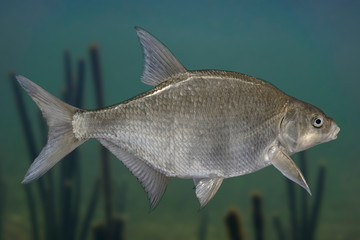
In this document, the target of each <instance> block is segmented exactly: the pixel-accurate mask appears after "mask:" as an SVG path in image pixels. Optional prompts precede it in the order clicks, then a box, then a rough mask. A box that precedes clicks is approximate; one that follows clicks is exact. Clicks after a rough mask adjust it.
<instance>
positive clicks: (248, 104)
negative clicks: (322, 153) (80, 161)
mask: <svg viewBox="0 0 360 240" xmlns="http://www.w3.org/2000/svg"><path fill="white" fill-rule="evenodd" d="M135 29H136V32H137V35H138V37H139V40H140V43H141V45H142V48H143V51H144V72H143V75H142V78H141V80H142V82H144V83H146V84H149V85H152V86H154V88H153V89H152V90H150V91H148V92H146V93H143V94H140V95H138V96H137V97H135V98H132V99H130V100H128V101H125V102H123V103H120V104H118V105H114V106H111V107H107V108H103V109H97V110H82V109H78V108H76V107H73V106H70V105H68V104H66V103H64V102H63V101H61V100H59V99H58V98H56V97H54V96H53V95H51V94H50V93H48V92H46V91H45V90H44V89H42V88H41V87H39V86H38V85H36V84H35V83H33V82H32V81H30V80H28V79H27V78H25V77H23V76H17V80H18V82H19V83H20V85H21V86H22V87H23V88H24V89H25V90H26V92H27V93H28V94H29V95H30V97H31V98H32V99H33V100H34V101H35V103H36V104H37V105H38V106H39V108H40V110H41V111H42V114H43V116H44V118H45V119H46V121H47V124H48V126H49V135H48V142H47V144H46V146H45V147H44V148H43V149H42V151H41V153H40V154H39V156H38V157H37V158H36V159H35V160H34V162H33V163H32V165H31V166H30V168H29V170H28V172H27V173H26V176H25V178H24V180H23V183H29V182H30V181H33V180H35V179H37V178H39V177H40V176H42V175H43V174H44V173H45V172H46V171H48V170H49V169H50V168H51V167H53V166H54V165H55V164H56V163H57V162H58V161H60V160H61V159H62V158H63V157H65V156H66V155H67V154H69V153H70V152H71V151H73V150H74V149H75V148H77V147H78V146H79V145H81V144H82V143H84V142H85V141H86V140H88V139H90V138H96V139H97V140H98V141H99V142H100V143H101V144H102V145H104V146H105V147H106V148H107V149H108V150H110V151H111V152H112V153H113V154H114V155H115V156H116V157H117V158H118V159H119V160H120V161H121V162H122V163H123V164H124V165H125V166H126V167H127V168H128V169H129V170H130V171H131V172H132V174H133V175H135V177H136V178H137V179H138V180H139V181H140V183H141V185H142V186H143V188H144V189H145V191H146V192H147V194H148V198H149V201H150V206H151V208H154V207H155V206H156V205H157V204H158V202H159V200H160V198H161V197H162V195H163V193H164V191H165V189H166V186H167V184H168V182H169V180H170V179H171V178H172V177H177V178H186V179H193V180H194V183H195V187H196V190H195V191H196V196H197V198H198V199H199V202H200V206H201V207H204V206H205V205H206V204H207V203H208V202H209V200H210V199H211V198H212V197H213V196H214V195H215V193H216V192H217V190H218V189H219V187H220V185H221V183H222V181H223V179H225V178H230V177H236V176H241V175H244V174H248V173H252V172H255V171H257V170H260V169H262V168H264V167H266V166H269V165H273V166H275V167H276V168H277V169H278V170H279V171H280V172H281V173H282V174H283V175H285V176H286V177H287V178H289V179H291V180H292V181H294V182H295V183H297V184H299V185H300V186H302V187H303V188H304V189H306V190H307V191H308V192H309V193H310V189H309V187H308V185H307V183H306V181H305V179H304V177H303V175H302V174H301V172H300V170H299V169H298V167H297V166H296V165H295V163H294V162H293V160H292V159H291V158H290V155H292V154H294V153H296V152H299V151H303V150H305V149H307V148H310V147H312V146H314V145H317V144H320V143H323V142H327V141H330V140H333V139H336V137H337V134H338V132H339V131H340V128H339V127H338V126H337V125H336V123H335V122H334V121H333V119H331V118H329V117H327V116H326V115H325V114H324V113H323V112H322V111H321V110H319V109H318V108H316V107H314V106H312V105H310V104H308V103H305V102H302V101H300V100H297V99H295V98H293V97H291V96H289V95H287V94H285V93H283V92H282V91H280V90H279V89H277V88H276V87H275V86H273V85H271V84H269V83H267V82H265V81H263V80H260V79H257V78H255V77H251V76H248V75H245V74H241V73H235V72H228V71H218V70H201V71H189V70H187V69H185V68H184V67H183V65H182V64H181V63H180V62H179V61H178V60H177V59H176V58H175V57H174V56H173V55H172V53H171V52H170V51H169V50H168V49H167V48H166V47H165V46H164V45H163V44H162V43H160V42H159V41H158V40H157V39H156V38H155V37H153V36H152V35H151V34H149V33H148V32H146V31H145V30H143V29H141V28H139V27H136V28H135Z"/></svg>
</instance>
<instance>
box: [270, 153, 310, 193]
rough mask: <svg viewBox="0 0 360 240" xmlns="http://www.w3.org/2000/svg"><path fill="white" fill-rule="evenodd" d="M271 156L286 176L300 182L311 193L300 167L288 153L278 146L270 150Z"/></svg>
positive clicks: (272, 160)
mask: <svg viewBox="0 0 360 240" xmlns="http://www.w3.org/2000/svg"><path fill="white" fill-rule="evenodd" d="M269 158H270V159H271V162H272V164H273V165H274V167H276V168H277V169H278V170H279V171H280V172H281V173H282V174H283V175H284V176H285V177H287V178H288V179H290V180H292V181H294V182H295V183H297V184H299V185H300V186H301V187H303V188H304V189H305V190H306V191H307V192H308V193H309V194H310V195H311V191H310V188H309V186H308V184H307V183H306V180H305V178H304V176H303V175H302V173H301V171H300V169H299V168H298V167H297V166H296V164H295V163H294V161H293V160H292V159H291V158H290V157H289V156H288V155H287V154H286V153H284V152H283V151H282V150H281V149H280V148H278V147H271V148H270V150H269Z"/></svg>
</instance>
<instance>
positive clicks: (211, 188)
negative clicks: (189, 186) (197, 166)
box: [194, 178, 223, 207]
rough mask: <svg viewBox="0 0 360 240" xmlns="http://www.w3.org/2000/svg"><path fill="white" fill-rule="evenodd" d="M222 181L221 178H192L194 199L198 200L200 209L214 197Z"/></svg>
mask: <svg viewBox="0 0 360 240" xmlns="http://www.w3.org/2000/svg"><path fill="white" fill-rule="evenodd" d="M222 181H223V178H201V179H195V178H194V183H195V186H196V197H197V198H198V199H199V202H200V207H205V205H206V204H207V203H208V202H209V201H210V200H211V199H212V198H213V197H214V195H215V193H216V192H217V190H218V189H219V187H220V186H221V183H222Z"/></svg>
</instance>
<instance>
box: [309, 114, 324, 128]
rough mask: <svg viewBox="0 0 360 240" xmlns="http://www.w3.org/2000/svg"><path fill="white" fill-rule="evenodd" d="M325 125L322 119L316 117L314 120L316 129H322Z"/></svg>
mask: <svg viewBox="0 0 360 240" xmlns="http://www.w3.org/2000/svg"><path fill="white" fill-rule="evenodd" d="M323 123H324V120H323V118H322V117H319V116H316V117H314V118H313V122H312V125H313V126H314V127H316V128H320V127H321V126H322V125H323Z"/></svg>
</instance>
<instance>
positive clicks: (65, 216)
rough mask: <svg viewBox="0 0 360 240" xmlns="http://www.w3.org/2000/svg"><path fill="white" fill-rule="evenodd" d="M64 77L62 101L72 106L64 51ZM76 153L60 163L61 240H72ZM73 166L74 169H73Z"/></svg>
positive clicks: (68, 66)
mask: <svg viewBox="0 0 360 240" xmlns="http://www.w3.org/2000/svg"><path fill="white" fill-rule="evenodd" d="M64 75H65V78H64V80H65V90H64V92H63V100H64V101H65V102H67V103H69V104H73V92H72V91H73V86H72V84H73V78H72V69H71V58H70V53H69V52H68V51H64ZM76 160H77V159H76V151H73V152H72V153H70V154H69V155H68V156H67V157H65V159H64V160H63V161H62V163H61V166H62V167H61V180H60V193H61V214H62V216H61V223H62V231H61V233H62V238H63V239H68V240H72V239H73V235H74V234H73V233H74V226H73V221H72V220H73V219H72V217H73V216H72V213H73V201H72V200H73V193H74V181H73V176H74V168H76V165H77V164H78V163H77V161H76ZM74 165H75V167H74Z"/></svg>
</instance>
